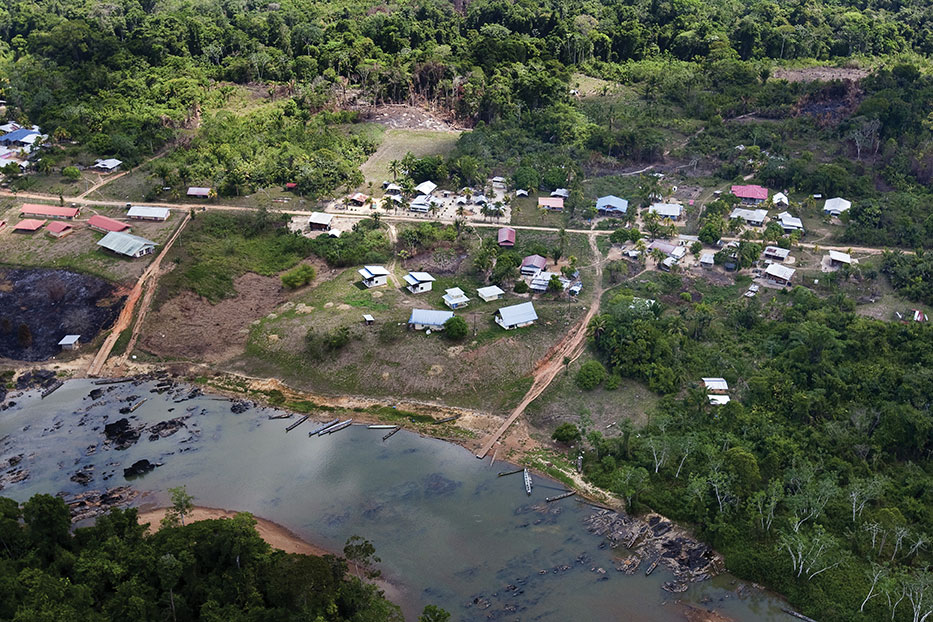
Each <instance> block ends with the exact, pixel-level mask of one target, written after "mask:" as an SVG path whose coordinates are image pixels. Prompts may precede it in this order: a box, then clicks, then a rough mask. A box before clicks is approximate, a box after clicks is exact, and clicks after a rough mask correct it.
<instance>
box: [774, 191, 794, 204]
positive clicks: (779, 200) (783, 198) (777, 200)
mask: <svg viewBox="0 0 933 622" xmlns="http://www.w3.org/2000/svg"><path fill="white" fill-rule="evenodd" d="M771 201H772V202H773V203H774V204H775V205H781V204H784V205H787V204H788V203H790V200H789V199H788V198H787V195H786V194H784V193H783V192H778V193H777V194H775V195H774V196H773V197H771Z"/></svg>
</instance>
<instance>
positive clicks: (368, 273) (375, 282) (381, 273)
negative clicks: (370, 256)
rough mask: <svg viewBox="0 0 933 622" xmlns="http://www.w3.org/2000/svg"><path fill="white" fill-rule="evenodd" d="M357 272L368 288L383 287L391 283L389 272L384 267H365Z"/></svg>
mask: <svg viewBox="0 0 933 622" xmlns="http://www.w3.org/2000/svg"><path fill="white" fill-rule="evenodd" d="M357 272H359V273H360V276H362V277H363V285H365V286H366V287H381V286H382V285H385V284H386V283H388V282H389V271H388V270H386V269H385V267H384V266H363V267H362V268H360V269H359V270H357Z"/></svg>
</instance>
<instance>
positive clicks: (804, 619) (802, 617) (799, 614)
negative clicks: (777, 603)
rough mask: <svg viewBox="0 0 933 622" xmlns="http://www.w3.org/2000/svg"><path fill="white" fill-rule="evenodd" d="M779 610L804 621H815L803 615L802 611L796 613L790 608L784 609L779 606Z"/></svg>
mask: <svg viewBox="0 0 933 622" xmlns="http://www.w3.org/2000/svg"><path fill="white" fill-rule="evenodd" d="M781 611H783V612H784V613H786V614H787V615H789V616H793V617H795V618H797V619H798V620H803V621H804V622H816V620H814V619H813V618H808V617H807V616H805V615H803V614H802V613H797V612H796V611H792V610H790V609H785V608H784V607H781Z"/></svg>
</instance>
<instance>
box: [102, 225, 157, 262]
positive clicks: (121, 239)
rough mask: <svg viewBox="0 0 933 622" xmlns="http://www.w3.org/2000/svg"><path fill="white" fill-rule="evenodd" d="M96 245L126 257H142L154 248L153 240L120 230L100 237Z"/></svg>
mask: <svg viewBox="0 0 933 622" xmlns="http://www.w3.org/2000/svg"><path fill="white" fill-rule="evenodd" d="M97 245H98V246H100V247H101V248H106V249H107V250H109V251H113V252H114V253H117V254H119V255H125V256H127V257H142V256H143V255H148V254H150V253H151V252H152V251H153V250H155V242H152V241H150V240H147V239H146V238H141V237H139V236H138V235H133V234H132V233H122V232H120V231H111V232H110V233H108V234H107V235H105V236H104V237H102V238H101V239H100V241H99V242H98V243H97Z"/></svg>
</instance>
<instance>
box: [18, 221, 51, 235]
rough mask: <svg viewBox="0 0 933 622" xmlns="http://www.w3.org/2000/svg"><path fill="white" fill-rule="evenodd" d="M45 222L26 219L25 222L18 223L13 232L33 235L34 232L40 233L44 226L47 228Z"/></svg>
mask: <svg viewBox="0 0 933 622" xmlns="http://www.w3.org/2000/svg"><path fill="white" fill-rule="evenodd" d="M46 222H47V221H45V220H36V219H35V218H24V219H23V220H21V221H19V222H18V223H16V225H15V226H14V227H13V231H19V232H20V233H32V232H33V231H38V230H39V229H41V228H42V227H43V226H45V223H46Z"/></svg>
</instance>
